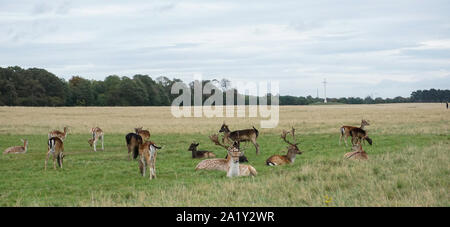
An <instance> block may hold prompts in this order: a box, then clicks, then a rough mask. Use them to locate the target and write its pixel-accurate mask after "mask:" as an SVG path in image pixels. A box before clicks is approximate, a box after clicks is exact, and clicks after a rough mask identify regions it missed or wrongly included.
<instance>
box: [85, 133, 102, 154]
mask: <svg viewBox="0 0 450 227" xmlns="http://www.w3.org/2000/svg"><path fill="white" fill-rule="evenodd" d="M91 133H92V139H89V140H88V143H89V145H91V147H92V146H94V151H95V152H96V151H97V142H98V141H99V140H102V150H105V147H104V146H103V136H104V133H103V130H102V129H101V128H99V127H95V128H92V129H91Z"/></svg>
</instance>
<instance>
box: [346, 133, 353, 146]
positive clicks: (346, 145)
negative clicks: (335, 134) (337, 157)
mask: <svg viewBox="0 0 450 227" xmlns="http://www.w3.org/2000/svg"><path fill="white" fill-rule="evenodd" d="M347 140H348V135H345V137H344V142H345V146H346V147H348V144H347ZM352 140H353V139H352Z"/></svg>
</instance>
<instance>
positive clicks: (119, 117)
mask: <svg viewBox="0 0 450 227" xmlns="http://www.w3.org/2000/svg"><path fill="white" fill-rule="evenodd" d="M362 118H364V119H368V120H369V121H370V123H371V125H370V126H369V127H368V130H369V132H370V133H377V134H380V133H381V134H421V133H425V134H449V132H450V129H449V123H450V112H449V111H447V110H446V109H445V107H444V104H422V103H418V104H416V103H414V104H380V105H330V106H280V120H279V125H278V127H277V128H273V129H262V130H261V131H262V133H279V132H280V129H283V128H289V127H290V126H291V125H293V126H295V127H297V128H298V133H300V134H309V133H339V131H338V129H339V127H340V126H341V125H344V124H345V125H359V124H360V121H361V119H362ZM260 120H263V119H262V118H248V117H246V118H206V117H202V118H194V117H191V118H175V117H173V116H172V114H171V111H170V107H56V108H52V107H0V134H22V135H23V134H46V133H47V132H48V131H50V130H51V129H62V128H63V127H64V126H66V125H67V126H69V127H70V133H75V134H86V133H89V130H90V128H92V127H95V126H99V127H101V128H102V129H104V131H105V133H107V134H108V133H127V132H129V131H130V130H131V129H132V128H134V127H137V126H144V128H149V129H150V131H151V132H152V133H156V134H159V133H163V134H171V133H180V134H184V133H200V134H211V133H215V132H216V131H217V130H218V129H219V127H220V125H221V123H222V122H223V121H226V122H227V123H228V124H229V125H230V128H231V129H232V130H233V129H238V128H248V127H251V126H252V125H254V126H255V127H257V128H260V127H259V122H260Z"/></svg>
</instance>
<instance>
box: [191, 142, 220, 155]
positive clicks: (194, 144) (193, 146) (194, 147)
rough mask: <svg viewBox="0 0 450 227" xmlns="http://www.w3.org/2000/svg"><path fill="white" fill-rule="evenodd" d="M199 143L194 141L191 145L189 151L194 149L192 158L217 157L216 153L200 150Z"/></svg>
mask: <svg viewBox="0 0 450 227" xmlns="http://www.w3.org/2000/svg"><path fill="white" fill-rule="evenodd" d="M198 145H199V143H195V142H192V143H191V146H189V148H188V151H192V158H215V157H216V155H215V154H214V153H212V152H210V151H199V150H197V147H198Z"/></svg>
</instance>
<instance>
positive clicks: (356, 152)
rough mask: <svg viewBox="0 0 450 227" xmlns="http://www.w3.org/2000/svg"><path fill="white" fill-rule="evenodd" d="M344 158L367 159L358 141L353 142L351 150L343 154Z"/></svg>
mask: <svg viewBox="0 0 450 227" xmlns="http://www.w3.org/2000/svg"><path fill="white" fill-rule="evenodd" d="M344 158H345V159H353V160H368V159H369V157H368V156H367V153H366V152H365V151H364V150H363V148H362V145H361V143H360V142H358V143H356V144H353V146H352V151H351V152H348V153H345V154H344Z"/></svg>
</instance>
